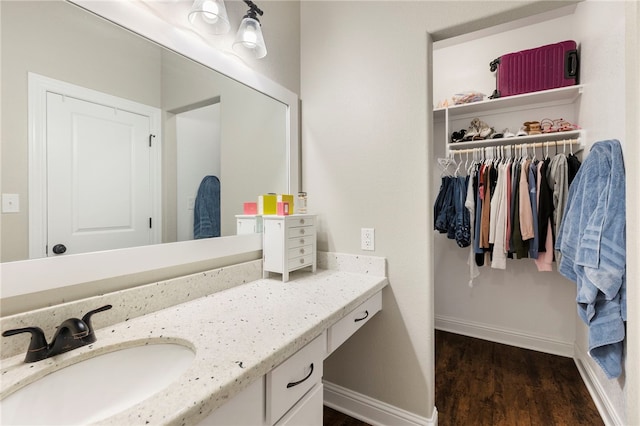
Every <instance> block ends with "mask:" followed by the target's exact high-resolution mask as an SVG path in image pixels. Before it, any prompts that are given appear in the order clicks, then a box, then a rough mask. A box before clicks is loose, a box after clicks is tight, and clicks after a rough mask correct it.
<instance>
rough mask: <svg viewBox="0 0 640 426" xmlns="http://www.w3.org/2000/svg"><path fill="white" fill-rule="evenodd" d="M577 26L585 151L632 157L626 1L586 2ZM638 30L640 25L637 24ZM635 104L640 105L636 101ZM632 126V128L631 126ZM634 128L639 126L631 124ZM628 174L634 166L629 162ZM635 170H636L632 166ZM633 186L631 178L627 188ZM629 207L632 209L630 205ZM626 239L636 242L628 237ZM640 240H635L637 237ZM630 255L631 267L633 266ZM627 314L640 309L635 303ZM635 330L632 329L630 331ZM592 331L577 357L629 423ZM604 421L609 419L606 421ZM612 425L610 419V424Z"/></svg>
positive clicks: (581, 340)
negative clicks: (596, 146) (615, 145)
mask: <svg viewBox="0 0 640 426" xmlns="http://www.w3.org/2000/svg"><path fill="white" fill-rule="evenodd" d="M574 19H575V21H574V25H575V28H576V30H577V32H578V37H579V39H580V41H581V55H582V58H583V63H584V64H585V66H583V67H582V74H581V79H582V82H583V83H584V85H585V92H584V94H583V95H582V102H581V108H580V124H581V125H582V126H583V127H584V128H585V129H587V132H586V133H587V138H586V139H587V143H588V146H587V150H588V149H589V148H590V146H591V145H592V144H593V143H594V142H597V141H599V140H603V139H619V140H620V142H621V144H622V150H623V155H624V156H625V157H626V156H627V155H628V147H629V146H630V145H631V144H636V143H637V141H636V140H628V138H627V135H626V126H627V122H626V119H625V109H624V108H625V103H624V99H625V94H626V91H627V86H626V81H625V5H624V2H603V1H588V2H586V3H584V4H581V5H579V6H578V8H577V10H576V13H575V15H574ZM636 25H637V24H636ZM636 102H637V100H636ZM629 124H631V123H629ZM632 125H637V122H636V123H633V124H632ZM625 163H626V164H627V169H629V166H630V165H633V164H635V163H634V162H633V160H631V161H630V159H629V158H625ZM631 167H633V166H631ZM632 182H633V181H632V180H630V179H629V178H627V185H632V184H633V183H632ZM628 205H629V204H628ZM633 215H634V210H632V209H629V208H628V209H627V222H629V219H630V218H633ZM627 238H634V237H632V236H631V234H629V233H628V234H627ZM635 238H637V237H635ZM632 259H633V257H632V256H631V253H628V257H627V260H628V263H630V262H629V261H632ZM638 282H640V280H638V278H637V277H634V276H629V277H628V282H627V285H628V286H629V287H637V284H638ZM628 306H629V310H634V307H635V309H637V307H638V306H639V305H638V304H637V303H636V304H635V305H634V304H633V302H632V299H629V301H628ZM632 327H637V324H636V325H633V324H629V326H628V328H632ZM588 344H589V338H588V329H587V327H586V325H585V324H583V323H582V321H580V320H578V321H576V358H578V359H579V360H580V361H581V362H582V363H583V365H585V367H586V369H587V371H588V373H589V374H590V375H591V380H593V381H594V386H595V388H596V389H598V390H599V391H600V392H602V393H603V394H604V402H603V403H604V404H605V408H606V410H607V411H608V413H609V414H610V416H611V421H612V422H613V423H615V424H631V423H628V422H627V420H626V411H627V407H626V404H629V405H637V404H633V402H632V400H630V399H627V398H626V397H625V382H626V381H627V378H626V373H625V372H623V374H622V376H621V377H619V378H618V379H615V380H609V379H607V378H606V376H605V375H604V373H603V372H602V370H601V369H600V367H599V366H598V365H597V364H596V363H595V362H594V361H593V360H592V359H591V358H590V357H589V356H588V355H587V352H588ZM637 362H638V361H637V360H630V359H627V361H626V365H627V366H630V365H632V364H636V365H637ZM605 419H606V417H605ZM607 420H608V419H607Z"/></svg>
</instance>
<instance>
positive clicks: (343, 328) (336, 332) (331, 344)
mask: <svg viewBox="0 0 640 426" xmlns="http://www.w3.org/2000/svg"><path fill="white" fill-rule="evenodd" d="M381 309H382V292H381V291H379V292H377V293H376V294H374V295H373V296H371V297H370V298H369V299H368V300H366V301H365V302H362V304H361V305H360V306H358V307H357V308H355V309H354V310H353V311H351V312H349V313H348V314H347V316H345V317H344V318H342V319H341V320H340V321H338V322H337V323H335V324H334V325H332V326H331V327H330V328H329V334H328V338H327V340H328V343H327V349H328V352H327V353H328V354H330V353H331V352H333V351H335V350H336V348H337V347H338V346H340V345H341V344H343V343H344V342H345V340H347V339H348V338H349V337H350V336H351V335H352V334H353V333H355V332H356V331H358V329H359V328H360V327H362V326H363V325H364V324H365V323H366V322H367V321H369V320H370V319H371V317H372V316H374V315H375V314H376V313H377V312H378V311H380V310H381Z"/></svg>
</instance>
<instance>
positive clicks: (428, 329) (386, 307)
mask: <svg viewBox="0 0 640 426" xmlns="http://www.w3.org/2000/svg"><path fill="white" fill-rule="evenodd" d="M525 6H527V3H525V2H375V1H374V2H362V1H354V2H313V1H304V2H302V3H301V98H302V168H303V182H302V188H303V189H304V190H306V191H307V192H308V194H309V209H310V211H311V212H313V213H318V214H319V222H320V223H319V242H318V244H319V248H320V249H323V250H330V251H339V252H351V253H358V252H360V249H359V236H360V228H361V227H373V228H375V231H376V251H375V253H374V254H376V255H381V256H386V257H387V261H388V275H389V280H390V283H391V285H390V287H389V288H387V289H386V290H385V292H384V295H383V311H382V312H381V314H380V315H379V316H376V318H374V319H373V320H372V321H371V322H370V323H369V324H368V325H367V327H364V328H363V329H362V330H361V331H359V332H358V333H357V334H356V335H355V336H354V337H353V338H352V339H351V340H350V341H349V342H347V343H346V344H345V345H343V347H341V348H339V349H338V351H337V352H336V353H334V354H333V355H332V356H331V357H330V358H329V359H328V360H327V362H326V364H325V365H326V367H325V379H326V380H328V381H330V382H334V383H336V384H338V385H341V386H344V387H346V388H348V389H351V390H354V391H356V392H360V393H363V394H365V395H367V396H369V397H371V398H374V399H377V400H381V401H383V402H386V403H388V404H391V405H393V406H396V407H399V408H401V409H404V410H407V411H409V412H412V413H415V414H417V415H419V416H422V417H424V418H426V419H432V417H431V416H432V415H433V408H434V379H433V363H434V356H433V311H432V307H433V297H432V291H433V288H432V269H431V266H430V265H431V264H432V262H433V261H434V252H433V247H432V245H431V242H432V241H433V240H432V233H431V223H432V222H431V221H432V219H431V205H432V202H433V200H432V199H431V195H432V192H433V191H432V190H431V176H430V173H431V164H430V160H428V158H430V157H431V146H430V145H427V144H428V143H429V140H430V133H431V124H430V120H431V119H430V117H429V115H430V104H431V93H430V89H429V87H430V82H428V78H429V71H428V69H429V61H428V59H427V32H430V31H436V30H438V31H439V30H442V31H445V30H446V29H447V28H448V27H454V26H456V25H459V24H464V23H465V22H469V21H475V24H477V23H478V21H476V19H478V20H480V21H482V18H485V17H489V16H496V15H497V14H499V13H501V12H505V11H509V10H515V9H517V10H519V11H522V7H525ZM547 6H549V5H548V4H547ZM502 18H503V19H505V18H508V16H502ZM512 19H513V17H512ZM474 27H475V26H474ZM461 28H464V25H461V27H460V28H459V29H458V30H459V31H462V29H461ZM445 32H446V31H445ZM355 366H357V368H355Z"/></svg>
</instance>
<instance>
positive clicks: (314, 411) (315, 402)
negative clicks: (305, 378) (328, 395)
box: [276, 383, 324, 426]
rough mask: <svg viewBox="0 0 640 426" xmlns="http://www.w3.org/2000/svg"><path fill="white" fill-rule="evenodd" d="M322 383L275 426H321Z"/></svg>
mask: <svg viewBox="0 0 640 426" xmlns="http://www.w3.org/2000/svg"><path fill="white" fill-rule="evenodd" d="M322 390H323V386H322V383H318V384H317V385H315V386H314V387H313V389H311V390H310V391H309V392H308V393H307V394H306V395H305V396H304V397H303V398H302V400H301V401H300V402H298V403H297V404H296V405H295V406H294V407H293V408H292V409H291V410H289V412H288V413H287V414H285V416H284V417H283V418H281V419H280V420H279V421H278V423H276V426H302V425H304V426H322V420H323V418H322V414H323V413H322V410H323V406H322V404H323V403H324V398H323V397H324V395H323V393H322Z"/></svg>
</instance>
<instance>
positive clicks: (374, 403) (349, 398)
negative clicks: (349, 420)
mask: <svg viewBox="0 0 640 426" xmlns="http://www.w3.org/2000/svg"><path fill="white" fill-rule="evenodd" d="M323 384H324V405H326V406H327V407H330V408H333V409H334V410H336V411H340V412H341V413H344V414H346V415H348V416H351V417H353V418H355V419H358V420H361V421H363V422H366V423H369V424H370V425H373V426H391V425H393V426H435V425H437V424H438V411H437V410H436V408H435V407H433V413H432V415H431V418H426V417H421V416H418V415H416V414H413V413H411V412H409V411H406V410H403V409H401V408H397V407H394V406H393V405H389V404H387V403H385V402H382V401H378V400H377V399H373V398H370V397H368V396H366V395H363V394H361V393H358V392H354V391H352V390H349V389H346V388H343V387H342V386H338V385H336V384H333V383H330V382H326V381H323Z"/></svg>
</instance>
